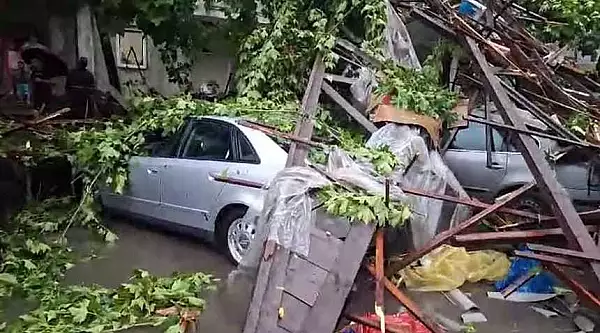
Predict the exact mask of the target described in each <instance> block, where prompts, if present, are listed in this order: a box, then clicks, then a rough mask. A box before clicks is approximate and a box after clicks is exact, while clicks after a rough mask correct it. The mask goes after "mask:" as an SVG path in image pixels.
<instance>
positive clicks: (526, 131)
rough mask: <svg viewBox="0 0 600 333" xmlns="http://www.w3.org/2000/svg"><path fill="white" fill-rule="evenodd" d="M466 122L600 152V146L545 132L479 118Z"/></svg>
mask: <svg viewBox="0 0 600 333" xmlns="http://www.w3.org/2000/svg"><path fill="white" fill-rule="evenodd" d="M465 119H466V120H468V121H473V122H476V123H480V124H485V125H489V126H493V127H497V128H503V129H507V130H511V131H514V132H517V133H523V134H528V135H535V136H539V137H542V138H547V139H552V140H556V141H559V142H564V143H568V144H572V145H576V146H579V147H582V148H591V149H596V150H600V146H598V145H594V144H591V143H587V142H585V141H575V140H570V139H565V138H561V137H558V136H555V135H551V134H547V133H544V132H539V131H532V130H530V129H527V128H525V129H522V128H516V127H514V126H510V125H505V124H500V123H497V122H493V121H488V120H485V119H481V118H477V117H472V116H467V117H465Z"/></svg>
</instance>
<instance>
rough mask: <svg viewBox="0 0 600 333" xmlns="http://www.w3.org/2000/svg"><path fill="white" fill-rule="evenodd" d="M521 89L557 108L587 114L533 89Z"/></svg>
mask: <svg viewBox="0 0 600 333" xmlns="http://www.w3.org/2000/svg"><path fill="white" fill-rule="evenodd" d="M521 91H522V92H523V93H525V94H527V95H530V96H532V97H534V98H537V99H538V100H540V101H542V102H545V103H550V104H554V105H555V106H557V107H559V108H562V109H565V110H568V111H571V112H575V113H580V114H588V113H587V112H586V111H583V110H579V109H577V108H575V107H573V106H570V105H567V104H565V103H562V102H559V101H555V100H553V99H551V98H548V97H546V96H542V95H540V94H536V93H534V92H533V91H529V90H527V89H521ZM589 116H591V117H592V118H594V119H596V120H598V118H597V117H595V116H593V115H589Z"/></svg>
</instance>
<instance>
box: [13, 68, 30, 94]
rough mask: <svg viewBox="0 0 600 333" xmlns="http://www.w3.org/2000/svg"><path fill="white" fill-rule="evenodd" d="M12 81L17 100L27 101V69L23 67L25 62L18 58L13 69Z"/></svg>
mask: <svg viewBox="0 0 600 333" xmlns="http://www.w3.org/2000/svg"><path fill="white" fill-rule="evenodd" d="M12 81H13V84H14V87H15V95H16V96H17V100H18V101H20V102H23V103H29V95H30V94H29V71H28V70H27V67H25V62H23V60H20V61H19V62H18V64H17V69H16V70H13V73H12Z"/></svg>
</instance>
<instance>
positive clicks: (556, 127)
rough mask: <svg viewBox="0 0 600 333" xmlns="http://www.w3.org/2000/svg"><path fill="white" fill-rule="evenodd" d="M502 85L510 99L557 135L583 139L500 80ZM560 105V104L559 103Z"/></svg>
mask: <svg viewBox="0 0 600 333" xmlns="http://www.w3.org/2000/svg"><path fill="white" fill-rule="evenodd" d="M500 84H502V86H503V87H504V89H506V91H507V92H508V95H509V96H510V98H512V99H513V100H514V101H516V102H517V103H519V104H521V105H522V106H523V107H525V108H526V109H527V110H529V112H531V113H533V115H534V116H536V117H537V118H538V119H539V120H540V121H542V122H543V123H544V124H545V125H546V126H548V127H550V128H551V129H553V130H554V131H555V132H556V133H559V134H561V135H563V136H564V137H565V138H571V139H573V140H579V141H581V139H580V138H579V137H577V135H575V134H573V133H572V132H571V131H569V130H568V129H566V128H565V127H564V126H562V125H561V124H557V123H556V122H555V121H554V120H552V118H550V116H548V115H547V114H546V113H545V112H544V111H543V110H542V109H540V108H539V107H538V106H537V105H536V104H535V103H533V102H532V101H530V100H529V99H528V98H527V97H525V96H523V95H522V94H521V93H519V92H518V91H517V90H516V89H515V88H513V87H512V86H511V85H510V84H508V83H506V82H504V81H503V80H500ZM557 103H558V102H557Z"/></svg>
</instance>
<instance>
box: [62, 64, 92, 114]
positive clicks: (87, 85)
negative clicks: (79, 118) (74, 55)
mask: <svg viewBox="0 0 600 333" xmlns="http://www.w3.org/2000/svg"><path fill="white" fill-rule="evenodd" d="M87 65H88V60H87V58H86V57H81V58H79V60H77V66H76V67H75V69H73V70H71V71H70V72H69V75H68V76H67V84H66V90H67V94H68V95H69V99H70V100H71V109H73V110H74V111H75V112H76V113H77V114H78V115H83V116H84V117H85V116H87V113H88V109H89V108H90V107H91V105H90V104H89V103H88V99H89V98H91V96H92V95H93V94H94V90H95V88H96V80H95V78H94V74H92V73H91V72H90V71H89V70H88V69H87Z"/></svg>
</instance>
